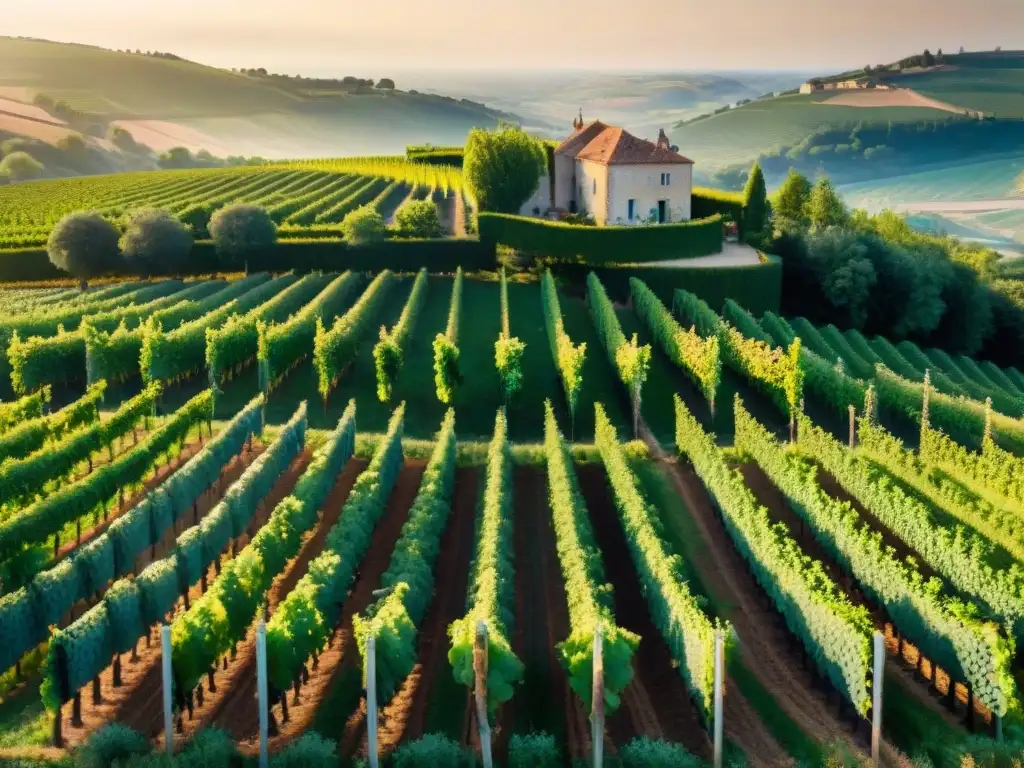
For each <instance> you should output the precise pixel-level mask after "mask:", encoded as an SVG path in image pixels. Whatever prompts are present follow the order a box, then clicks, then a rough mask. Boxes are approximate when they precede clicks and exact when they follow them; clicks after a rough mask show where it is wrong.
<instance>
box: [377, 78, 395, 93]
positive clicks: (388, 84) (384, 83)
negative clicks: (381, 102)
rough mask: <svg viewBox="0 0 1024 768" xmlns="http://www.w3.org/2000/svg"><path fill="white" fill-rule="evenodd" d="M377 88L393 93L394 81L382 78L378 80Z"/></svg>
mask: <svg viewBox="0 0 1024 768" xmlns="http://www.w3.org/2000/svg"><path fill="white" fill-rule="evenodd" d="M377 88H379V89H383V90H387V91H393V90H395V81H394V80H392V79H391V78H390V77H382V78H381V79H380V80H378V81H377Z"/></svg>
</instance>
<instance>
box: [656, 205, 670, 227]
mask: <svg viewBox="0 0 1024 768" xmlns="http://www.w3.org/2000/svg"><path fill="white" fill-rule="evenodd" d="M667 218H668V200H659V201H658V223H659V224H664V223H665V220H666V219H667Z"/></svg>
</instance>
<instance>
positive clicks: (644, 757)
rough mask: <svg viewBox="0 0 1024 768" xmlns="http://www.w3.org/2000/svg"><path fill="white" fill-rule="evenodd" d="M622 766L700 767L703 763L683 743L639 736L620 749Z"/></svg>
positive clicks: (637, 767)
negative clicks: (672, 742)
mask: <svg viewBox="0 0 1024 768" xmlns="http://www.w3.org/2000/svg"><path fill="white" fill-rule="evenodd" d="M619 759H620V760H621V761H622V768H700V766H701V765H703V763H702V762H701V761H700V760H698V759H697V758H696V757H694V756H693V755H691V754H690V753H689V752H687V751H686V749H685V748H684V747H683V746H682V745H681V744H671V743H669V742H667V741H662V740H661V739H649V738H647V737H646V736H638V737H637V738H635V739H633V740H632V741H631V742H629V744H627V745H626V746H624V747H622V749H620V750H619Z"/></svg>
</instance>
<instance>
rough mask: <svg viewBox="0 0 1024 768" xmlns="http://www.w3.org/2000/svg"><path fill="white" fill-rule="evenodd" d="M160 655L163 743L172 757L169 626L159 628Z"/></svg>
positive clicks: (172, 731)
mask: <svg viewBox="0 0 1024 768" xmlns="http://www.w3.org/2000/svg"><path fill="white" fill-rule="evenodd" d="M160 655H161V659H160V660H161V666H162V667H163V686H164V741H165V742H166V749H167V754H168V755H171V756H173V755H174V718H173V716H172V714H173V713H172V712H171V706H172V705H171V626H170V624H164V625H163V626H162V627H160Z"/></svg>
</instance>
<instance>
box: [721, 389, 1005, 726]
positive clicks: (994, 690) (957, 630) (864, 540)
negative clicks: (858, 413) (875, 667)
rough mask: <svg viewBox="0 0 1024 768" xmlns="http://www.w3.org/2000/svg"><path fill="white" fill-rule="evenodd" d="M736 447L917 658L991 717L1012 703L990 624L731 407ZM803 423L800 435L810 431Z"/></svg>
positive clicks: (1001, 648)
mask: <svg viewBox="0 0 1024 768" xmlns="http://www.w3.org/2000/svg"><path fill="white" fill-rule="evenodd" d="M735 412H736V445H737V447H738V448H740V449H741V450H743V451H745V452H746V453H747V454H748V455H750V456H751V457H753V459H754V460H755V461H756V462H757V463H758V465H760V467H761V469H762V470H764V472H765V474H766V475H767V476H768V477H769V478H770V479H771V481H772V482H773V483H774V484H775V486H776V487H777V488H778V489H779V490H780V491H782V493H783V494H785V495H786V497H787V498H789V499H790V500H791V501H792V502H793V508H794V510H795V511H796V512H797V514H799V515H800V516H801V518H803V519H804V520H805V522H806V523H807V525H808V526H809V527H810V529H811V530H812V531H813V533H814V536H815V538H816V539H817V541H818V542H819V543H820V544H821V546H822V547H823V548H824V549H825V550H826V551H827V552H828V553H829V554H830V555H831V556H832V557H834V558H835V559H836V561H837V562H838V563H839V564H840V565H841V566H842V567H843V568H844V569H845V570H847V571H848V572H849V573H851V574H852V575H853V576H854V578H855V579H856V580H857V582H858V584H859V585H860V586H861V588H862V589H863V590H864V591H865V592H866V593H867V594H868V595H869V596H870V597H871V598H872V599H873V600H874V601H875V602H876V603H877V604H879V605H880V606H882V607H884V608H885V611H886V613H887V615H888V616H889V617H890V618H891V619H892V621H893V623H894V625H895V626H896V627H898V628H899V629H900V631H901V632H902V633H905V634H906V636H907V637H908V638H909V639H910V640H911V642H913V643H914V644H915V645H917V647H918V649H919V650H920V651H921V653H923V654H925V655H926V656H927V657H928V658H930V659H932V660H933V661H935V663H937V664H939V665H940V666H942V667H943V668H944V669H946V670H947V671H948V672H949V673H950V674H951V675H952V676H953V677H954V678H955V679H960V680H967V681H968V682H969V683H970V684H971V686H972V688H973V690H974V694H975V696H977V697H978V698H979V699H980V700H981V701H982V702H983V703H984V704H985V705H986V706H987V707H989V709H991V710H992V712H993V713H995V714H997V715H1004V714H1005V713H1006V712H1007V709H1008V708H1009V707H1010V706H1011V704H1013V702H1014V701H1015V696H1016V691H1015V684H1014V681H1013V676H1012V674H1011V672H1010V664H1011V662H1012V657H1013V650H1012V648H1013V645H1012V643H1011V642H1009V641H1007V639H1006V638H1005V637H1002V636H1000V634H999V632H998V631H996V628H995V627H994V625H992V624H991V623H987V622H984V621H980V620H978V619H976V618H973V617H972V616H971V615H970V612H969V611H968V610H965V606H964V605H963V603H962V602H960V601H958V600H956V599H955V598H951V597H949V596H948V595H945V594H943V590H942V589H941V582H929V581H927V580H926V579H925V578H924V577H923V576H922V575H921V573H920V572H919V570H918V569H917V567H916V566H915V565H914V564H913V562H911V561H901V560H900V559H898V557H897V556H896V554H895V553H894V552H893V550H892V548H891V547H887V546H886V545H885V543H884V542H883V540H882V536H881V534H879V533H877V532H875V531H874V530H873V529H872V527H871V526H870V525H868V524H866V523H865V522H864V521H863V520H862V519H861V518H860V516H859V515H858V513H857V511H856V510H855V509H853V507H851V506H850V504H849V503H848V502H840V501H837V500H836V499H833V498H832V497H831V496H829V495H828V494H827V493H826V492H825V491H824V490H823V489H822V487H821V485H820V484H819V483H818V481H817V479H816V477H815V476H814V472H813V470H812V469H811V468H809V467H808V466H807V465H806V464H805V463H804V462H803V461H802V460H800V459H799V458H798V457H796V456H793V455H792V454H789V453H787V452H786V451H785V450H784V449H783V447H782V446H781V445H780V444H779V443H777V442H776V441H775V438H774V437H772V435H771V434H770V433H769V432H768V431H767V430H766V429H765V428H764V427H762V426H761V425H760V424H758V423H757V421H756V420H755V419H754V418H753V417H752V416H750V414H748V413H747V412H746V411H745V410H744V409H743V407H742V405H741V404H739V403H737V405H736V411H735ZM808 426H809V425H808V424H807V423H803V424H801V432H803V431H804V430H805V429H807V428H808Z"/></svg>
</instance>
